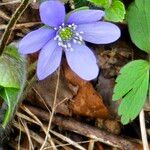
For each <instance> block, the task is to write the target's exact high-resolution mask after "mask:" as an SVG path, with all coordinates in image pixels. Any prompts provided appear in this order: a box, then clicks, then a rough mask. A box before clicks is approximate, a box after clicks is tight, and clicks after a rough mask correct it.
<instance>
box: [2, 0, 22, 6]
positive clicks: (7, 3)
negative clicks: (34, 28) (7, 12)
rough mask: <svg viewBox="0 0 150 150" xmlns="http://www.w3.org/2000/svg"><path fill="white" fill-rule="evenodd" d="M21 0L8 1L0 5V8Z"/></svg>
mask: <svg viewBox="0 0 150 150" xmlns="http://www.w3.org/2000/svg"><path fill="white" fill-rule="evenodd" d="M20 2H21V0H10V1H9V2H4V3H0V6H4V5H10V4H16V3H20Z"/></svg>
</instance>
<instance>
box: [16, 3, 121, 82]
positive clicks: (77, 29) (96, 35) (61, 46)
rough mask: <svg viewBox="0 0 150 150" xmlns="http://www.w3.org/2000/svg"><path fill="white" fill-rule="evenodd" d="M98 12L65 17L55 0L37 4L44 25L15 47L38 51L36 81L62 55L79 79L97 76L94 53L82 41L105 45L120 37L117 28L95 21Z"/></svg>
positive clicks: (101, 13) (26, 51)
mask: <svg viewBox="0 0 150 150" xmlns="http://www.w3.org/2000/svg"><path fill="white" fill-rule="evenodd" d="M103 16H104V11H101V10H89V9H87V10H76V11H73V12H71V13H70V14H69V15H66V12H65V7H64V5H63V4H62V3H61V2H59V1H46V2H43V3H42V4H41V5H40V17H41V21H42V23H44V24H45V25H46V26H44V27H42V28H39V29H38V30H35V31H33V32H30V33H29V34H27V35H26V36H25V37H24V38H23V39H22V40H21V42H20V44H19V51H20V53H22V54H30V53H34V52H36V51H38V50H41V51H40V54H39V59H38V64H37V76H38V78H39V79H40V80H42V79H44V78H46V77H47V76H49V75H50V74H52V73H53V72H54V71H55V70H56V69H57V68H58V67H59V65H60V63H61V57H62V53H63V52H65V55H66V59H67V62H68V64H69V66H70V68H71V69H72V70H73V71H74V72H75V73H76V74H77V75H78V76H80V77H81V78H82V79H85V80H92V79H94V78H96V77H97V75H98V72H99V68H98V65H97V62H96V58H95V56H94V53H93V52H92V51H91V50H90V49H89V48H88V47H87V46H86V45H85V42H84V41H87V42H91V43H95V44H107V43H111V42H114V41H116V40H117V39H118V38H119V37H120V30H119V28H118V27H117V26H116V25H114V24H112V23H108V22H103V21H99V20H101V19H102V17H103Z"/></svg>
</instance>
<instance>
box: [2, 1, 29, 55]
mask: <svg viewBox="0 0 150 150" xmlns="http://www.w3.org/2000/svg"><path fill="white" fill-rule="evenodd" d="M29 3H30V0H23V1H22V2H21V4H20V6H19V7H18V8H17V10H16V11H15V13H14V15H13V16H12V17H11V19H10V21H9V23H8V26H7V28H6V30H5V32H4V34H3V36H2V38H1V45H0V55H1V54H2V53H3V51H4V49H5V47H6V45H7V43H8V40H9V37H10V35H11V33H12V30H13V28H14V26H15V24H16V23H17V21H18V19H19V18H20V16H21V15H22V13H23V12H24V11H25V9H26V8H27V7H28V5H29Z"/></svg>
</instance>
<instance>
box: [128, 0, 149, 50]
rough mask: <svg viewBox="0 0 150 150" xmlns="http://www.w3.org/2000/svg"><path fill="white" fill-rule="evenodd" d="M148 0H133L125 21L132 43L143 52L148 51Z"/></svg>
mask: <svg viewBox="0 0 150 150" xmlns="http://www.w3.org/2000/svg"><path fill="white" fill-rule="evenodd" d="M149 6H150V0H135V2H134V3H132V4H131V5H130V6H129V9H128V12H127V21H128V26H129V33H130V36H131V39H132V41H133V43H134V44H135V45H136V46H137V47H138V48H140V49H141V50H143V51H145V52H150V11H149Z"/></svg>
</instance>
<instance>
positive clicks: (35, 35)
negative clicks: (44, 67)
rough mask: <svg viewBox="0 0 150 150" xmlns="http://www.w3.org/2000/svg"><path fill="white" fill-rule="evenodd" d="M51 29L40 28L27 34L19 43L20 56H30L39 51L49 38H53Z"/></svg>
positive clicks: (53, 34) (53, 33)
mask: <svg viewBox="0 0 150 150" xmlns="http://www.w3.org/2000/svg"><path fill="white" fill-rule="evenodd" d="M55 32H56V31H54V30H52V29H49V28H45V27H42V28H40V29H38V30H35V31H32V32H30V33H28V34H27V35H26V36H25V37H24V38H23V39H22V40H21V41H20V43H19V52H20V53H21V54H30V53H34V52H36V51H38V50H40V49H41V48H42V47H43V46H44V45H45V44H46V43H47V42H48V41H49V40H50V39H51V38H53V37H54V36H55Z"/></svg>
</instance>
